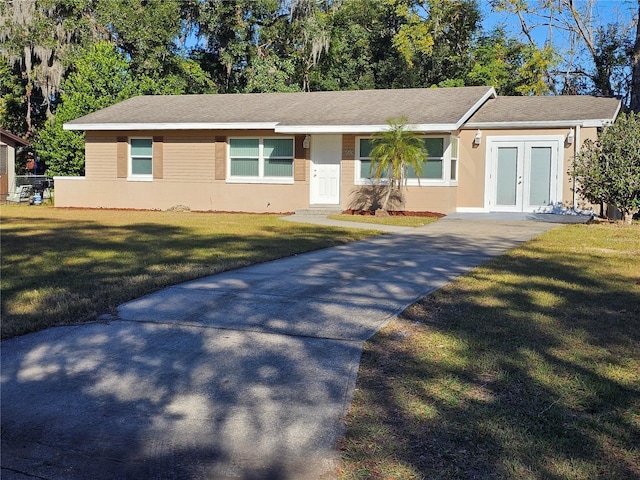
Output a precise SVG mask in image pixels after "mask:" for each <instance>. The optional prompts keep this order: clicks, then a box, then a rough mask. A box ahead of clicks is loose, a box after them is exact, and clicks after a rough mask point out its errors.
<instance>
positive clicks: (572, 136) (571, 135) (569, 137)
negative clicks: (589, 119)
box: [567, 128, 576, 145]
mask: <svg viewBox="0 0 640 480" xmlns="http://www.w3.org/2000/svg"><path fill="white" fill-rule="evenodd" d="M575 139H576V137H575V133H573V128H570V129H569V133H567V145H572V144H573V141H574V140H575Z"/></svg>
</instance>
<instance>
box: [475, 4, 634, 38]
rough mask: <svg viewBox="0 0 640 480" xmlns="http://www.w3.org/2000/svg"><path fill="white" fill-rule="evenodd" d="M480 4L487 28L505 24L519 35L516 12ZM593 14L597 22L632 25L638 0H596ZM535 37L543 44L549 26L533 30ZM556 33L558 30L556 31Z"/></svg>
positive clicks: (484, 25) (581, 5)
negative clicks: (493, 10)
mask: <svg viewBox="0 0 640 480" xmlns="http://www.w3.org/2000/svg"><path fill="white" fill-rule="evenodd" d="M536 3H537V0H530V4H532V5H535V4H536ZM588 3H591V2H587V1H586V0H577V1H576V5H577V6H578V8H579V9H580V8H582V7H584V6H586V5H588ZM480 6H481V8H482V11H483V14H484V20H483V22H482V24H483V27H484V28H485V29H486V30H491V29H492V28H493V27H495V26H496V25H498V24H504V25H505V26H506V28H507V32H509V33H512V34H514V35H515V36H519V35H520V34H521V29H520V22H519V20H518V17H517V16H516V15H514V14H508V13H506V12H499V13H495V12H492V11H491V7H490V5H489V1H488V0H480ZM593 7H594V8H593V16H594V19H596V21H597V23H602V24H607V23H619V24H623V25H630V24H631V23H632V21H633V19H634V17H635V15H637V12H638V2H637V1H636V0H595V1H594V2H593ZM533 33H534V38H535V40H536V42H538V43H539V44H543V43H544V42H545V40H546V39H547V37H548V34H549V31H548V28H547V27H544V26H541V27H538V28H536V29H534V31H533ZM555 34H556V35H557V34H558V32H556V33H555Z"/></svg>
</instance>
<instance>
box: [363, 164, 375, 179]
mask: <svg viewBox="0 0 640 480" xmlns="http://www.w3.org/2000/svg"><path fill="white" fill-rule="evenodd" d="M372 176H373V174H372V173H371V160H360V178H371V177H372Z"/></svg>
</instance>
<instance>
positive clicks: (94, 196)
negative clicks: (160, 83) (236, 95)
mask: <svg viewBox="0 0 640 480" xmlns="http://www.w3.org/2000/svg"><path fill="white" fill-rule="evenodd" d="M128 136H132V137H145V136H149V137H150V136H156V137H157V136H162V137H163V162H162V163H163V174H162V178H154V179H153V181H146V182H145V181H129V180H127V179H126V178H118V171H117V170H118V169H117V161H116V159H117V138H118V137H128ZM222 136H223V137H227V138H228V137H234V136H252V137H255V136H275V135H274V133H273V132H271V131H251V132H249V134H248V133H247V132H246V131H231V130H230V131H216V132H210V131H163V132H158V131H153V132H144V131H143V132H135V133H134V132H87V135H86V159H87V160H86V167H85V177H83V178H64V177H57V178H56V190H55V204H56V206H58V207H88V208H139V209H160V210H166V209H169V208H171V207H173V206H176V205H183V206H186V207H189V208H190V209H191V210H200V211H209V210H214V211H244V212H289V211H293V210H295V209H299V208H306V207H308V205H309V181H308V178H309V175H308V172H306V173H305V176H304V178H305V180H302V181H300V180H298V181H295V182H294V183H293V184H287V185H279V184H236V183H227V182H226V181H225V180H216V179H215V165H216V151H218V153H219V152H220V151H225V152H226V150H225V149H220V148H217V149H216V137H222ZM218 147H219V144H218ZM296 153H298V152H296ZM305 155H306V153H305V152H302V157H304V156H305ZM219 165H220V164H219ZM223 165H224V163H223ZM307 168H308V167H307Z"/></svg>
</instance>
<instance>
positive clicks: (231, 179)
mask: <svg viewBox="0 0 640 480" xmlns="http://www.w3.org/2000/svg"><path fill="white" fill-rule="evenodd" d="M236 139H237V140H247V139H253V140H258V176H257V177H249V176H232V175H231V140H236ZM269 139H277V140H291V143H292V146H293V158H292V159H291V176H290V177H266V176H265V175H264V163H265V158H264V141H265V140H269ZM275 158H278V157H275ZM280 158H285V157H280ZM295 160H296V140H295V138H294V137H282V136H277V135H273V136H256V137H254V136H246V137H229V140H228V142H227V183H273V184H279V185H291V184H293V177H294V175H295V170H294V169H295Z"/></svg>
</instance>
